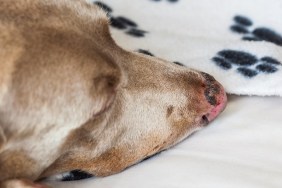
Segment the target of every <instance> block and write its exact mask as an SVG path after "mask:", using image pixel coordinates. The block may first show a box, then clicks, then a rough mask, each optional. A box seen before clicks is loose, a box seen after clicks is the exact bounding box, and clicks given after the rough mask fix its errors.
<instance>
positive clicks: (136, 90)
mask: <svg viewBox="0 0 282 188" xmlns="http://www.w3.org/2000/svg"><path fill="white" fill-rule="evenodd" d="M0 28H1V32H0V45H1V46H0V182H1V183H0V187H1V188H2V187H5V188H6V187H39V185H38V184H33V183H31V182H29V181H28V180H31V181H34V180H37V179H39V178H43V177H48V176H51V175H54V174H58V173H63V172H67V171H71V170H74V169H79V170H82V171H85V172H88V173H90V174H94V175H96V176H108V175H111V174H114V173H117V172H120V171H122V170H124V169H125V168H127V167H129V166H131V165H133V164H135V163H137V162H139V161H141V160H142V159H144V158H146V157H148V156H150V155H152V154H155V153H157V152H159V151H161V150H164V149H166V148H169V147H171V146H172V145H174V144H176V143H177V142H179V141H181V140H182V139H184V138H185V137H187V136H188V135H190V134H191V133H192V132H194V131H196V130H198V129H200V128H202V127H203V126H204V125H206V124H207V123H208V122H209V121H211V120H213V119H214V118H215V117H216V116H217V115H218V114H219V113H220V112H221V111H222V110H223V109H224V107H225V103H226V95H225V92H224V90H223V88H222V86H221V85H220V84H219V83H218V82H216V81H215V80H214V79H213V78H212V77H211V76H209V75H207V74H205V73H200V72H197V71H194V70H190V69H187V68H184V67H181V66H178V65H175V64H172V63H169V62H166V61H164V60H162V59H158V58H154V57H150V56H146V55H143V54H138V53H133V52H127V51H125V50H123V49H121V48H120V47H119V46H117V45H116V44H115V42H114V41H113V39H112V38H111V36H110V33H109V28H108V19H107V16H106V14H105V13H104V12H103V11H102V10H101V9H100V8H98V7H96V6H94V5H91V4H89V3H86V2H84V1H83V0H0Z"/></svg>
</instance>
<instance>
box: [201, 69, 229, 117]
mask: <svg viewBox="0 0 282 188" xmlns="http://www.w3.org/2000/svg"><path fill="white" fill-rule="evenodd" d="M202 75H203V77H204V78H205V83H206V88H205V91H204V95H205V98H206V100H207V102H208V103H209V105H210V108H209V110H208V112H207V113H206V114H205V115H204V116H203V117H202V118H203V119H204V120H205V121H207V122H210V121H212V120H214V119H215V118H216V117H217V116H218V115H219V114H220V113H221V112H222V111H223V110H224V108H225V106H226V103H227V96H226V93H225V91H224V89H223V87H222V85H220V84H219V83H218V82H217V81H216V80H215V79H214V78H213V77H212V76H210V75H209V74H206V73H202Z"/></svg>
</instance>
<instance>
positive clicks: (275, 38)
mask: <svg viewBox="0 0 282 188" xmlns="http://www.w3.org/2000/svg"><path fill="white" fill-rule="evenodd" d="M234 21H235V25H232V26H231V27H230V29H231V30H232V31H233V32H236V33H239V34H241V35H243V37H242V39H243V40H249V41H268V42H272V43H274V44H277V45H279V46H282V36H281V35H280V34H278V33H277V32H275V31H273V30H271V29H269V28H266V27H258V28H256V29H254V30H250V27H251V26H252V25H253V22H252V21H251V20H250V19H249V18H247V17H245V16H235V17H234Z"/></svg>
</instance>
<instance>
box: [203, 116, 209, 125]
mask: <svg viewBox="0 0 282 188" xmlns="http://www.w3.org/2000/svg"><path fill="white" fill-rule="evenodd" d="M202 122H203V123H204V124H208V123H209V119H208V117H207V115H203V116H202Z"/></svg>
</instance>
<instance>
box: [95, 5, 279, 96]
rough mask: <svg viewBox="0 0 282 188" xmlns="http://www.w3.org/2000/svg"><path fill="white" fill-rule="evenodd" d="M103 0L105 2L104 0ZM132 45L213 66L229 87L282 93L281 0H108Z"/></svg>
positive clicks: (116, 27)
mask: <svg viewBox="0 0 282 188" xmlns="http://www.w3.org/2000/svg"><path fill="white" fill-rule="evenodd" d="M101 2H102V3H101ZM98 4H99V5H102V6H103V7H104V9H105V10H106V11H108V15H109V17H110V18H111V21H112V27H111V31H112V34H113V37H114V39H115V40H116V41H117V43H118V44H119V45H121V46H122V47H124V48H125V49H128V50H140V49H142V50H148V51H149V52H151V53H152V54H153V55H155V56H158V57H161V58H164V59H167V60H170V61H172V62H180V63H182V64H184V65H186V66H187V67H191V68H194V69H197V70H201V71H204V72H208V73H210V74H211V75H213V76H214V77H215V78H216V79H217V80H218V81H220V82H221V83H222V84H223V86H224V87H225V88H226V90H227V92H228V93H232V94H240V95H241V94H246V95H278V96H282V84H281V83H282V67H281V62H282V22H281V17H282V1H281V0H255V1H254V0H225V1H223V0H212V1H211V0H102V1H99V2H98Z"/></svg>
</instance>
